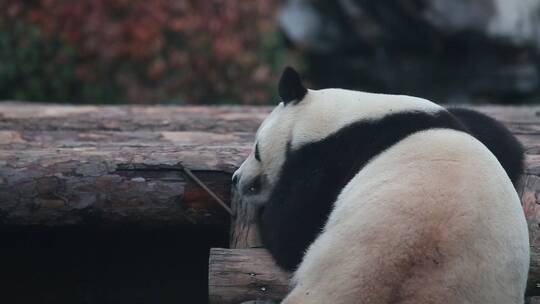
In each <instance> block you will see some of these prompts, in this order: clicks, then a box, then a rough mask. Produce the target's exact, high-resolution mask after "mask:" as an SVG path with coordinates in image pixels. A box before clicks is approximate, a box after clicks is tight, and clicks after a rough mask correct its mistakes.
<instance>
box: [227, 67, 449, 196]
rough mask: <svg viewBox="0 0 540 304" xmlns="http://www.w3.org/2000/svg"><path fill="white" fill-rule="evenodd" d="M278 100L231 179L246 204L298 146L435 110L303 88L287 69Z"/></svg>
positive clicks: (411, 100) (404, 100)
mask: <svg viewBox="0 0 540 304" xmlns="http://www.w3.org/2000/svg"><path fill="white" fill-rule="evenodd" d="M278 90H279V96H280V98H281V102H280V103H279V104H278V105H277V106H276V107H275V108H274V110H273V111H272V112H271V113H270V114H269V115H268V116H267V117H266V119H265V120H264V121H263V123H262V124H261V126H260V127H259V129H258V131H257V133H256V137H255V143H254V145H253V149H252V151H251V153H250V154H249V156H248V158H247V159H246V160H245V161H244V163H243V164H242V165H241V166H240V168H239V169H238V170H237V171H236V172H235V173H234V175H233V184H234V185H235V186H236V189H237V191H238V192H239V194H240V195H241V196H243V197H244V199H246V200H247V201H248V202H249V203H254V204H264V203H265V202H267V200H268V198H269V196H270V193H271V191H272V189H274V187H275V185H276V183H277V182H278V178H279V174H280V173H281V169H282V167H283V164H284V163H285V159H286V157H287V156H288V155H290V153H295V151H298V150H299V149H300V148H301V147H302V146H304V145H307V144H316V143H317V142H319V141H321V140H323V139H324V138H326V137H328V136H329V135H331V134H334V133H336V132H339V130H340V129H342V128H343V127H345V126H347V125H349V124H351V123H354V122H358V121H365V120H370V121H376V120H378V119H380V118H382V117H384V116H385V115H387V114H390V113H397V112H400V111H411V110H412V111H423V112H425V111H428V112H431V111H438V110H440V107H439V106H437V105H435V104H434V103H432V102H430V101H427V100H425V99H421V98H416V97H410V96H402V95H385V94H371V93H366V92H360V91H351V90H344V89H323V90H308V89H306V88H305V87H304V86H303V84H302V81H301V79H300V76H299V75H298V73H297V72H296V71H295V70H294V69H292V68H290V67H288V68H286V69H285V70H284V71H283V74H282V76H281V79H280V81H279V87H278Z"/></svg>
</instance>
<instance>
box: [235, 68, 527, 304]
mask: <svg viewBox="0 0 540 304" xmlns="http://www.w3.org/2000/svg"><path fill="white" fill-rule="evenodd" d="M278 89H279V95H280V97H281V102H280V103H279V104H278V105H277V106H276V107H275V109H274V110H273V111H272V112H271V113H270V114H269V115H268V116H267V118H266V119H265V120H264V121H263V122H262V124H261V126H260V127H259V129H258V131H257V133H256V140H255V143H254V146H253V151H252V152H251V153H250V155H249V156H248V157H247V159H246V160H245V161H244V163H242V165H241V166H240V168H239V169H238V170H237V171H236V172H235V173H234V175H233V184H234V185H235V187H236V190H237V192H238V193H239V194H240V195H241V196H242V199H243V200H244V201H245V202H246V203H249V204H255V205H256V206H258V208H259V209H258V210H259V218H258V224H259V230H260V234H261V238H262V241H263V243H264V245H265V247H266V248H267V249H268V250H269V251H270V253H271V254H272V256H273V258H274V259H275V261H276V263H277V264H278V265H279V266H280V267H282V268H284V269H286V270H290V271H294V275H293V278H292V280H291V290H290V293H289V294H288V295H287V296H286V298H285V299H284V300H283V302H282V303H284V304H297V303H304V304H315V303H317V304H319V303H320V304H322V303H325V304H328V303H333V304H349V303H362V304H370V303H448V304H452V303H456V304H457V303H460V304H461V303H501V304H503V303H504V304H509V303H523V301H524V290H525V286H526V281H527V273H528V268H529V241H528V231H527V225H526V221H525V217H524V214H523V211H522V209H521V205H520V201H519V198H518V195H517V193H516V191H515V189H514V186H513V183H512V180H511V178H510V177H509V175H511V177H512V179H514V181H515V179H517V176H518V175H519V173H520V170H521V168H522V161H523V156H522V154H523V152H522V149H521V146H520V145H519V143H518V142H517V141H516V140H515V139H514V138H513V136H512V135H511V134H510V133H509V132H508V131H507V130H506V129H504V127H502V125H500V124H498V123H497V122H496V121H494V120H492V119H490V118H486V117H485V116H483V115H482V114H477V113H476V112H471V111H470V110H462V109H454V110H451V111H449V110H447V109H445V108H443V107H441V106H439V105H437V104H435V103H432V102H430V101H428V100H425V99H421V98H416V97H410V96H401V95H385V94H371V93H365V92H359V91H351V90H344V89H322V90H308V89H306V88H305V87H304V86H303V84H302V82H301V80H300V76H299V75H298V73H297V72H296V71H295V70H294V69H292V68H286V69H285V71H284V72H283V74H282V76H281V79H280V81H279V88H278ZM471 113H472V114H471ZM482 122H483V123H487V124H490V125H491V126H492V128H491V130H493V132H501V134H499V135H500V138H501V140H502V142H500V143H499V142H497V141H490V140H488V139H489V136H488V133H489V132H488V131H485V130H484V129H483V128H481V127H480V126H481V124H482ZM475 136H476V137H478V139H480V140H485V141H486V144H487V145H489V146H490V148H491V149H492V150H493V151H495V152H496V153H497V154H498V155H497V157H498V158H499V160H501V161H499V160H498V159H497V157H496V156H495V155H494V153H492V152H491V151H490V149H488V148H487V147H486V146H485V145H484V144H482V142H481V141H480V140H478V139H476V138H475ZM501 145H502V146H506V145H511V147H505V148H501ZM501 163H503V164H505V166H506V171H505V168H503V166H501ZM507 172H508V174H507Z"/></svg>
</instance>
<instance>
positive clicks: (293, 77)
mask: <svg viewBox="0 0 540 304" xmlns="http://www.w3.org/2000/svg"><path fill="white" fill-rule="evenodd" d="M278 90H279V97H280V98H281V100H282V101H283V102H284V103H285V104H288V103H289V102H291V101H296V102H299V101H301V100H302V99H303V98H304V96H306V93H307V89H306V88H305V87H304V85H303V84H302V80H301V79H300V75H298V73H297V72H296V71H295V70H294V69H293V68H291V67H286V68H285V70H283V74H281V79H280V80H279V87H278Z"/></svg>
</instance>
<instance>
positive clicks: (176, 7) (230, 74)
mask: <svg viewBox="0 0 540 304" xmlns="http://www.w3.org/2000/svg"><path fill="white" fill-rule="evenodd" d="M279 2H280V1H276V0H273V1H265V0H249V1H245V0H244V1H241V0H79V1H69V0H36V1H20V0H3V1H1V4H0V32H1V31H6V30H7V31H9V30H10V24H13V23H15V22H19V23H20V22H23V23H25V24H27V25H28V24H29V25H31V26H35V27H37V28H38V29H39V30H40V33H41V36H40V37H41V38H40V39H45V40H49V39H53V38H54V39H57V40H59V41H61V43H60V44H61V46H60V47H64V46H67V47H70V48H73V49H74V50H75V55H74V58H71V59H66V60H64V61H66V62H65V64H72V65H74V71H75V72H74V75H75V76H74V77H75V78H76V79H77V81H80V82H81V83H86V84H88V83H91V84H94V85H96V86H98V87H99V86H110V88H109V89H108V91H115V90H116V91H118V92H120V93H119V94H117V96H119V97H118V98H122V99H124V100H123V101H129V102H138V103H142V102H146V103H149V102H158V101H181V102H185V103H219V102H240V103H256V104H262V103H267V102H268V101H269V100H268V99H269V98H271V97H273V96H271V95H272V94H273V92H272V91H271V90H272V88H273V87H274V83H275V79H276V73H278V72H279V70H280V69H281V68H282V66H283V64H284V62H285V61H286V59H285V57H286V54H285V49H284V47H283V44H282V41H281V39H280V37H279V34H278V33H277V30H276V28H275V22H274V21H275V16H274V15H275V12H276V9H277V7H278V5H279ZM18 47H20V45H19V46H18ZM58 56H62V52H58ZM59 62H60V63H62V59H61V58H54V60H51V61H50V62H42V64H43V65H44V66H47V65H48V64H51V63H52V64H56V65H57V64H59ZM53 69H54V67H53ZM42 81H47V79H43V80H42ZM74 98H79V99H83V100H84V99H85V96H75V97H74ZM105 102H107V101H105ZM109 102H110V101H109Z"/></svg>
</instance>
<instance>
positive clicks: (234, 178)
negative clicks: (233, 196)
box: [232, 171, 240, 187]
mask: <svg viewBox="0 0 540 304" xmlns="http://www.w3.org/2000/svg"><path fill="white" fill-rule="evenodd" d="M237 172H238V171H237ZM237 172H234V174H233V176H232V184H233V186H234V187H237V186H238V181H239V180H240V177H239V174H237Z"/></svg>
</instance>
